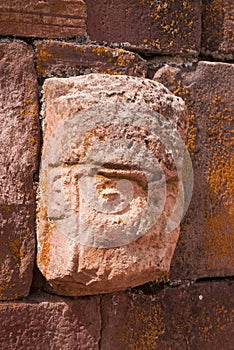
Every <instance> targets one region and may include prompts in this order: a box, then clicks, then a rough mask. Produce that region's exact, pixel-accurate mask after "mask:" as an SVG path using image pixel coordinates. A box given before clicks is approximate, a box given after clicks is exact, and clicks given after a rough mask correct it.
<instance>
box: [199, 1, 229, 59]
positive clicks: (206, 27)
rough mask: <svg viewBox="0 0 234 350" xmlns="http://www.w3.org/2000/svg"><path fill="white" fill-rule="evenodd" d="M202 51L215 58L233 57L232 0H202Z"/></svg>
mask: <svg viewBox="0 0 234 350" xmlns="http://www.w3.org/2000/svg"><path fill="white" fill-rule="evenodd" d="M202 7H203V10H202V53H203V54H205V55H208V56H211V57H213V58H215V59H226V60H233V59H234V2H233V0H204V1H203V4H202Z"/></svg>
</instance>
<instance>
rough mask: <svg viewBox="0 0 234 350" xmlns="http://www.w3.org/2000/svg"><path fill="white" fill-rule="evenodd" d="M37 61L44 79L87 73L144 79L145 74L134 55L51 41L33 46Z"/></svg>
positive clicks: (143, 61)
mask: <svg viewBox="0 0 234 350" xmlns="http://www.w3.org/2000/svg"><path fill="white" fill-rule="evenodd" d="M36 62H37V72H38V73H39V74H40V75H43V76H46V77H48V76H58V77H59V76H63V77H64V76H72V75H81V74H87V73H108V74H126V75H132V76H141V77H145V76H146V73H147V63H146V61H145V60H144V59H143V58H141V57H140V56H139V55H138V54H136V53H133V52H129V51H125V50H122V49H111V48H109V47H104V46H96V45H75V44H72V43H66V42H60V41H53V40H50V41H42V42H37V43H36Z"/></svg>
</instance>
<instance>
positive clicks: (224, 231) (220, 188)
mask: <svg viewBox="0 0 234 350" xmlns="http://www.w3.org/2000/svg"><path fill="white" fill-rule="evenodd" d="M232 115H233V111H231V110H230V109H229V108H227V107H226V101H225V99H224V98H222V97H221V96H220V95H219V94H218V93H215V94H214V97H213V99H212V103H211V106H210V107H209V116H208V120H209V127H208V134H209V137H208V141H209V143H208V145H207V148H208V152H209V155H210V157H209V164H208V185H209V188H208V191H207V194H206V205H207V212H206V222H205V227H206V244H207V246H208V249H209V251H210V252H211V261H210V262H209V264H212V265H213V264H214V266H215V265H216V264H217V263H219V264H220V263H221V262H222V261H227V260H228V261H229V263H231V264H234V256H233V254H232V250H233V247H234V236H233V232H234V203H233V197H234V155H233V154H232V153H231V149H233V145H234V139H233V136H232V135H231V132H230V130H231V129H232V127H231V126H232V118H233V117H232ZM211 207H212V210H211V209H210V208H211Z"/></svg>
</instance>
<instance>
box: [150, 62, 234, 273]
mask: <svg viewBox="0 0 234 350" xmlns="http://www.w3.org/2000/svg"><path fill="white" fill-rule="evenodd" d="M155 79H156V80H157V81H160V82H162V83H163V84H165V86H167V87H168V88H169V89H170V90H171V91H172V92H174V93H175V94H176V95H178V96H180V97H182V98H183V99H184V101H185V103H186V105H187V108H188V114H189V121H190V122H189V124H190V126H189V130H188V139H187V146H188V148H189V150H190V153H191V157H192V161H193V169H194V191H193V197H192V201H191V204H190V208H189V210H188V212H187V215H186V218H185V221H184V223H183V225H182V227H183V229H182V233H181V236H180V240H179V242H178V245H177V249H176V251H175V255H174V259H173V262H172V268H171V278H172V279H197V278H203V277H209V276H210V277H214V276H232V275H233V273H234V256H233V245H234V241H233V240H234V235H233V232H234V215H233V214H234V204H233V194H234V188H233V184H234V182H233V169H234V168H233V164H234V163H233V161H234V158H233V145H234V143H233V136H232V133H233V117H234V109H233V100H234V66H233V65H232V64H226V63H214V62H202V61H201V62H199V63H198V64H195V65H193V66H191V67H187V68H178V67H177V68H176V67H170V66H165V67H163V68H161V69H159V70H158V71H157V72H156V75H155Z"/></svg>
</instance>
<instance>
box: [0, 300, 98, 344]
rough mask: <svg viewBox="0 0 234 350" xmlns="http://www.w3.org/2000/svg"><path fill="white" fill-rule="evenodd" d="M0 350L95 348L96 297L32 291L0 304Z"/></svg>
mask: <svg viewBox="0 0 234 350" xmlns="http://www.w3.org/2000/svg"><path fill="white" fill-rule="evenodd" d="M0 321H1V332H0V344H1V349H2V350H6V349H19V350H25V349H37V350H43V349H65V350H77V349H79V350H81V349H82V350H98V349H99V347H98V342H99V336H100V313H99V298H98V297H93V298H92V299H91V298H83V299H77V300H71V299H68V298H63V299H62V298H59V297H56V296H50V295H48V294H33V295H31V296H30V297H28V298H27V301H19V302H14V303H13V302H5V303H2V304H0Z"/></svg>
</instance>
